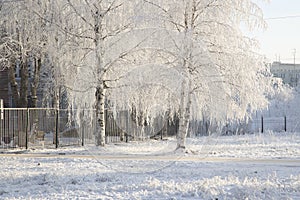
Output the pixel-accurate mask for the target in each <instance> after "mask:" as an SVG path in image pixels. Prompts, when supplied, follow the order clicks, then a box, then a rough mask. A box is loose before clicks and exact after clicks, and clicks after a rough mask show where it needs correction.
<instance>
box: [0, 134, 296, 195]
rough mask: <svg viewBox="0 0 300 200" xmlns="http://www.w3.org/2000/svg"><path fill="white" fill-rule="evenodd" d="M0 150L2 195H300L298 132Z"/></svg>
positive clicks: (0, 186)
mask: <svg viewBox="0 0 300 200" xmlns="http://www.w3.org/2000/svg"><path fill="white" fill-rule="evenodd" d="M175 146H176V144H175V140H174V139H173V138H169V139H167V140H163V141H160V140H157V141H156V140H151V141H144V142H131V143H120V144H110V145H107V146H106V147H105V148H97V147H94V146H86V147H66V148H60V149H35V150H19V149H18V150H3V152H2V154H0V163H1V164H0V199H300V133H272V132H269V133H265V134H252V135H240V136H217V135H213V136H210V137H200V138H191V139H189V140H188V146H189V148H190V151H189V153H187V154H185V153H183V152H174V148H175Z"/></svg>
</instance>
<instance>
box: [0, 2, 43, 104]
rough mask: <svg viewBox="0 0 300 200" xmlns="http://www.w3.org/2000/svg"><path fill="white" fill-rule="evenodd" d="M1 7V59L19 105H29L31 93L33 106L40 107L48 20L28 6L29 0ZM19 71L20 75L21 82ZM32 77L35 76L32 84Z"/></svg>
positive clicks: (6, 3)
mask: <svg viewBox="0 0 300 200" xmlns="http://www.w3.org/2000/svg"><path fill="white" fill-rule="evenodd" d="M0 9H1V12H0V15H1V22H0V26H1V38H0V40H1V42H0V62H1V66H2V67H6V68H8V69H9V78H10V83H11V89H12V93H13V97H14V102H15V106H17V107H28V106H29V105H28V99H27V97H28V95H29V96H30V97H31V99H32V102H31V105H30V106H32V107H37V86H38V83H39V76H40V69H41V65H42V61H41V60H42V57H43V55H44V52H45V49H44V46H45V43H46V38H45V32H44V31H45V29H44V27H45V23H44V21H43V20H41V19H40V18H39V17H37V16H36V15H34V14H33V13H32V11H31V10H30V9H28V5H27V2H25V1H4V2H0ZM19 71H20V73H19ZM15 74H19V75H20V78H21V81H20V83H18V82H17V81H16V78H15ZM29 78H30V79H32V81H31V82H30V87H29V82H28V80H29Z"/></svg>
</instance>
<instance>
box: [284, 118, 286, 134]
mask: <svg viewBox="0 0 300 200" xmlns="http://www.w3.org/2000/svg"><path fill="white" fill-rule="evenodd" d="M284 132H286V115H285V116H284Z"/></svg>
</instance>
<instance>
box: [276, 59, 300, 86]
mask: <svg viewBox="0 0 300 200" xmlns="http://www.w3.org/2000/svg"><path fill="white" fill-rule="evenodd" d="M271 73H272V74H273V75H274V76H275V77H278V78H282V81H283V83H286V84H289V85H290V86H291V87H297V86H298V84H299V78H300V64H290V63H281V62H273V63H272V65H271Z"/></svg>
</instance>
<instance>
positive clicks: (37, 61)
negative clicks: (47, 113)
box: [31, 58, 42, 108]
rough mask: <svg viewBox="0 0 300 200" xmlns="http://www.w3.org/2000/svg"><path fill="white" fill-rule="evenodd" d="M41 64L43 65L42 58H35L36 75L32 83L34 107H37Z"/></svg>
mask: <svg viewBox="0 0 300 200" xmlns="http://www.w3.org/2000/svg"><path fill="white" fill-rule="evenodd" d="M41 65H42V62H41V58H37V59H35V63H34V76H33V81H32V83H31V100H32V105H31V107H33V108H36V107H37V88H38V83H39V77H40V70H41Z"/></svg>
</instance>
